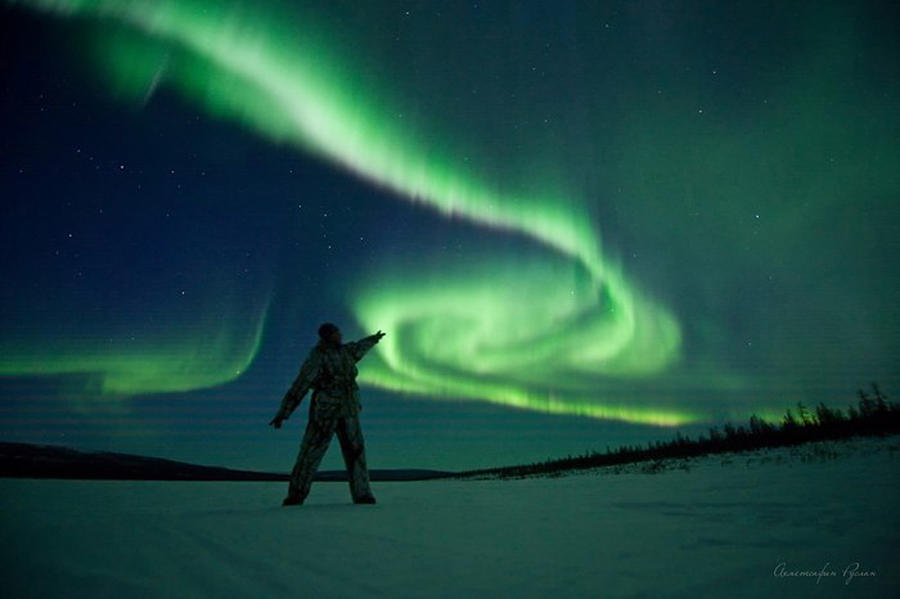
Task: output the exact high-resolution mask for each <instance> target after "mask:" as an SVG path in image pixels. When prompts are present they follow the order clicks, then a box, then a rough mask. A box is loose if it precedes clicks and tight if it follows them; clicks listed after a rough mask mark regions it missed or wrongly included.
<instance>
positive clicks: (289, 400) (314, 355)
mask: <svg viewBox="0 0 900 599" xmlns="http://www.w3.org/2000/svg"><path fill="white" fill-rule="evenodd" d="M320 368H321V356H320V354H319V352H317V351H316V350H313V351H311V352H310V353H309V356H308V357H307V358H306V361H305V362H303V366H301V367H300V373H299V374H298V375H297V378H296V379H294V384H293V385H291V388H290V389H288V392H287V393H285V394H284V398H283V399H282V400H281V406H280V407H279V408H278V413H277V414H275V417H274V418H272V421H271V422H270V423H269V424H271V425H272V426H274V427H275V428H281V423H282V422H283V421H284V420H287V419H288V418H290V417H291V412H293V411H294V410H295V409H296V408H297V406H299V405H300V402H301V401H303V396H304V395H306V392H307V391H309V388H310V387H311V386H312V384H313V382H314V381H315V380H316V377H317V376H318V375H319V369H320Z"/></svg>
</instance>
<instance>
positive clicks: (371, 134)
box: [0, 0, 702, 426]
mask: <svg viewBox="0 0 900 599" xmlns="http://www.w3.org/2000/svg"><path fill="white" fill-rule="evenodd" d="M24 4H27V5H29V6H32V7H34V8H37V9H41V10H45V11H50V12H53V13H56V14H59V15H62V16H66V17H86V19H84V20H83V22H84V23H85V29H86V30H88V31H89V32H90V33H91V34H92V37H93V40H94V43H95V44H98V45H95V46H94V49H95V50H97V49H99V52H97V53H96V58H98V59H99V60H101V61H102V62H104V67H105V68H104V72H105V73H106V74H108V75H109V76H110V77H111V79H110V81H111V82H112V84H113V85H114V86H115V87H116V90H117V91H118V92H120V93H121V94H124V95H128V96H130V97H131V98H132V99H135V100H141V99H143V100H144V101H146V99H147V98H149V97H150V95H151V94H152V93H153V92H154V90H155V89H156V88H157V86H159V85H162V84H171V85H172V86H174V87H175V88H176V89H178V90H179V91H180V92H181V93H183V94H184V95H186V96H187V97H188V98H191V99H192V100H194V101H196V102H199V103H201V104H202V105H204V106H205V107H206V109H207V110H209V111H210V112H211V113H212V114H214V115H216V116H219V117H223V118H230V119H236V120H239V121H241V122H243V123H244V124H246V125H248V126H249V127H251V128H252V129H254V130H255V131H257V132H258V133H259V134H262V135H264V136H266V137H267V138H269V139H271V140H273V141H277V142H287V143H290V144H293V145H295V146H298V147H301V148H303V149H305V150H306V151H308V152H310V153H312V154H314V155H316V156H319V157H321V158H322V159H325V160H328V161H331V162H334V163H337V164H339V165H341V166H343V167H344V168H346V169H348V170H349V171H351V172H353V173H355V174H356V175H358V176H360V177H363V178H364V179H366V180H368V181H371V182H372V183H374V184H376V185H379V186H382V187H384V188H386V189H388V190H391V191H392V192H394V193H395V194H396V195H398V196H400V197H402V198H405V199H407V200H409V201H413V202H417V203H421V204H424V205H427V206H429V207H431V208H433V209H435V210H437V211H439V212H440V213H441V214H444V215H447V216H457V217H463V218H465V219H467V220H469V221H470V222H472V223H475V224H478V225H482V226H487V227H490V228H494V229H503V230H507V231H510V232H514V233H518V234H521V235H524V236H526V237H527V238H529V239H530V240H532V241H533V242H536V245H537V246H538V247H543V248H544V249H543V251H542V255H541V256H539V257H534V258H531V259H529V260H528V261H527V262H523V261H521V260H517V259H516V257H515V256H508V257H503V258H501V257H500V256H490V257H487V258H483V257H482V258H479V259H476V260H474V261H472V260H470V261H468V262H467V264H472V263H476V264H478V265H479V266H478V267H472V266H466V267H462V266H460V265H458V264H442V265H441V267H440V268H435V269H434V270H433V271H431V272H440V273H441V274H440V276H437V275H429V274H427V273H423V274H422V275H421V276H419V277H416V278H411V277H410V273H409V271H408V270H405V271H404V272H403V273H400V272H397V271H398V270H399V269H398V268H396V266H393V267H388V268H387V269H385V270H386V272H385V273H382V274H381V275H379V276H378V277H376V278H377V284H375V281H374V280H373V281H369V282H368V284H366V283H364V284H361V285H360V287H359V289H358V290H357V293H356V294H355V297H354V298H353V300H352V302H351V304H352V308H353V309H354V311H355V314H356V316H357V318H358V320H359V322H360V324H361V325H362V327H363V328H364V329H366V330H375V329H384V330H386V331H388V332H389V333H390V334H389V335H388V336H387V337H386V338H385V339H384V341H383V342H382V343H381V344H380V345H379V351H378V352H376V353H375V355H374V357H373V358H370V361H369V362H367V364H366V367H365V368H364V369H362V373H361V380H362V382H364V383H368V384H370V385H374V386H378V387H381V388H385V389H391V390H397V391H402V392H409V393H414V394H416V395H422V396H440V397H447V398H471V399H481V400H487V401H491V402H496V403H499V404H504V405H508V406H514V407H519V408H524V409H533V410H540V411H545V412H551V413H561V414H577V415H583V416H588V417H594V418H603V419H619V420H624V421H628V422H635V423H646V424H655V425H672V426H674V425H680V424H683V423H687V422H691V421H696V420H700V419H701V418H702V417H701V416H700V415H698V414H695V413H692V412H687V411H683V410H680V409H678V410H673V409H660V408H654V407H651V406H636V405H634V404H633V402H629V400H628V398H626V397H598V395H599V394H601V393H602V390H601V391H598V389H602V385H601V383H602V381H604V380H607V381H608V380H611V379H619V380H621V379H624V378H629V377H643V376H647V375H652V374H654V373H659V372H661V371H663V370H664V369H665V368H666V367H668V366H670V365H672V364H673V363H674V362H675V361H676V360H677V358H678V356H679V348H680V343H681V331H680V327H679V325H678V322H677V321H676V319H675V317H674V316H673V315H672V314H671V313H669V312H668V311H667V310H666V309H664V308H663V307H661V306H659V305H657V304H655V303H654V302H653V301H652V300H650V299H649V298H647V297H645V296H644V295H643V294H642V293H641V292H640V291H639V290H638V289H636V288H635V287H634V286H633V285H632V284H630V283H629V282H628V281H627V280H626V278H625V276H624V275H623V273H622V271H621V268H619V267H618V266H617V264H616V263H615V262H614V261H612V260H610V259H609V258H608V257H605V256H604V254H603V252H602V250H601V242H600V234H599V231H597V230H596V228H595V227H594V226H592V224H591V223H592V219H591V218H590V215H589V213H588V211H587V210H586V209H585V208H584V207H583V206H582V205H580V204H579V202H578V201H577V198H573V197H571V195H570V194H567V193H564V192H559V193H552V192H551V193H540V194H536V195H527V194H517V193H513V192H511V191H510V190H509V189H506V188H504V187H503V186H502V185H499V184H490V183H487V182H486V181H485V179H486V177H484V176H481V177H479V176H477V175H476V174H475V173H474V172H473V169H472V168H471V167H469V165H467V164H466V163H465V162H464V161H463V160H460V159H459V157H458V156H453V155H442V154H441V152H440V150H436V149H435V146H437V145H439V144H434V143H429V142H428V140H425V139H420V138H417V137H416V132H415V131H410V130H409V129H408V126H406V127H404V126H402V125H405V124H404V123H397V122H396V121H395V120H393V119H391V118H388V117H387V116H386V115H389V114H394V112H392V111H391V110H389V107H390V108H393V106H389V105H386V104H385V103H384V102H378V101H375V100H374V99H373V98H375V97H377V96H376V95H375V93H374V91H375V90H370V89H365V88H364V86H363V85H362V84H360V83H359V82H358V80H357V79H356V78H354V77H353V76H354V74H355V71H354V70H353V69H351V68H348V66H347V65H346V64H344V62H346V61H343V62H342V61H341V60H338V59H336V58H334V56H333V53H332V52H329V48H328V40H327V39H325V38H323V37H322V36H323V34H322V31H323V28H321V27H316V26H315V24H314V22H313V20H312V18H311V17H310V18H307V17H306V16H304V17H303V19H302V22H300V19H298V18H297V15H295V14H289V13H288V12H287V11H282V10H278V9H276V8H271V9H270V10H268V11H266V12H264V11H262V10H260V11H259V12H252V13H251V12H249V9H248V8H247V7H246V6H242V5H236V4H230V3H220V2H198V1H195V0H179V1H145V2H141V1H130V2H124V1H109V0H107V1H100V0H94V1H76V0H70V1H64V0H58V1H51V0H33V1H30V2H25V3H24ZM248 6H249V5H248ZM254 8H255V7H254ZM547 250H552V251H547ZM444 260H446V258H445V259H444ZM423 270H424V269H423ZM260 322H261V321H260ZM245 342H246V343H248V344H249V345H247V344H245V345H244V347H245V348H249V349H248V350H246V351H242V352H237V353H238V354H240V358H237V359H235V360H231V361H228V362H227V364H228V366H227V370H228V371H229V372H230V373H231V377H232V378H233V376H235V375H236V373H238V372H240V371H242V370H243V369H244V368H246V366H247V364H248V363H249V361H250V360H252V358H253V356H254V355H255V352H256V348H257V347H258V343H259V336H258V335H257V336H255V337H253V338H251V339H249V340H245ZM225 345H228V349H227V350H226V349H224V348H223V352H225V353H230V352H233V349H234V348H233V346H231V345H229V344H227V343H226V344H225ZM104 353H105V352H104ZM183 353H184V352H174V353H173V354H172V355H181V354H183ZM94 358H96V359H97V360H101V361H103V362H104V363H105V364H106V367H107V368H108V369H109V371H110V374H109V375H108V376H107V377H106V383H105V385H104V390H106V391H114V392H122V393H129V392H131V393H138V392H147V390H148V389H150V390H155V391H158V390H163V389H161V388H160V385H159V384H153V383H152V382H151V381H158V380H159V379H158V377H159V372H158V371H160V368H162V369H164V370H161V371H160V372H162V371H165V372H170V371H169V370H167V369H168V368H170V367H171V366H172V365H171V364H169V363H167V362H166V361H165V360H164V361H163V362H160V361H159V360H157V358H156V357H155V356H153V355H151V352H147V353H146V354H145V353H141V352H138V353H131V354H128V353H125V354H123V355H122V357H120V358H116V359H112V360H109V359H106V358H101V357H100V356H94ZM210 358H212V356H210ZM32 362H33V361H32ZM32 362H29V360H27V359H26V360H25V362H24V363H22V362H12V363H4V364H3V368H2V370H0V373H2V374H21V373H34V372H37V370H35V369H34V368H30V367H28V366H27V364H28V363H32ZM154 364H155V366H154ZM84 367H85V366H84V365H83V364H82V362H81V361H80V360H79V359H77V358H74V357H71V358H65V359H63V360H62V361H61V362H59V363H57V364H56V365H55V366H54V367H53V369H52V370H53V371H54V372H57V373H59V372H75V371H79V370H81V368H84ZM215 370H216V371H217V372H218V371H220V370H222V369H221V368H219V367H216V368H215ZM197 373H201V374H197ZM224 380H228V379H227V378H225V379H223V377H221V376H211V375H209V373H207V368H206V364H204V363H203V360H197V361H195V362H194V361H189V362H187V365H186V366H185V374H184V377H182V378H178V379H176V381H174V382H172V385H174V386H170V387H166V388H165V390H186V389H190V388H197V387H200V386H205V385H210V384H217V383H221V382H223V381H224Z"/></svg>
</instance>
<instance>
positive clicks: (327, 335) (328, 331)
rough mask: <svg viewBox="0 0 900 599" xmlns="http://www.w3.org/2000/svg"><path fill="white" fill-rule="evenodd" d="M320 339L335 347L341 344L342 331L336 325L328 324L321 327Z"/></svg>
mask: <svg viewBox="0 0 900 599" xmlns="http://www.w3.org/2000/svg"><path fill="white" fill-rule="evenodd" d="M319 339H321V340H322V341H325V342H326V343H331V344H333V345H340V344H341V340H342V338H341V330H340V329H339V328H337V325H336V324H332V323H330V322H326V323H324V324H322V326H320V327H319Z"/></svg>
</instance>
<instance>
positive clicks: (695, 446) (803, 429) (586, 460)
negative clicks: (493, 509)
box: [451, 383, 900, 478]
mask: <svg viewBox="0 0 900 599" xmlns="http://www.w3.org/2000/svg"><path fill="white" fill-rule="evenodd" d="M858 397H859V402H858V404H857V405H856V406H853V405H852V404H851V405H850V406H849V409H848V410H847V414H846V415H845V414H844V413H843V412H842V411H841V410H840V409H832V408H829V407H827V406H826V405H825V404H824V403H821V402H820V403H819V405H818V406H816V407H815V408H814V409H812V410H810V408H808V407H807V406H805V405H803V403H802V402H800V403H798V404H797V413H796V415H795V414H794V413H793V412H792V411H791V410H790V408H788V410H787V411H786V412H785V414H784V417H783V418H782V420H781V422H780V423H778V424H771V423H769V422H766V421H764V420H763V419H761V418H760V417H759V416H757V415H756V414H753V415H752V416H751V417H750V421H749V423H748V425H747V426H743V425H741V426H737V427H735V426H734V425H733V424H731V423H727V424H725V425H724V426H723V427H722V430H719V429H718V428H716V427H712V428H710V429H709V435H708V436H704V435H700V436H699V438H698V439H696V440H694V439H691V438H690V437H685V436H683V435H682V434H681V433H680V432H678V433H676V435H675V439H673V440H671V441H665V442H663V441H655V442H651V443H648V444H647V447H641V446H640V445H623V446H621V447H619V448H618V449H616V450H610V448H609V446H607V448H606V452H605V453H600V452H597V451H594V452H589V453H586V454H585V455H581V456H571V455H570V456H568V457H566V458H562V459H552V460H547V461H544V462H535V463H533V464H526V465H521V466H503V467H500V468H485V469H481V470H467V471H464V472H459V473H457V474H455V475H452V476H451V478H472V477H493V478H525V477H528V476H558V475H560V474H561V473H563V472H566V471H570V470H584V469H588V468H596V467H601V466H616V465H622V464H629V463H634V462H644V461H648V460H662V459H666V458H689V457H697V456H701V455H707V454H715V453H725V452H739V451H750V450H755V449H762V448H764V447H785V446H790V445H800V444H803V443H809V442H812V441H824V440H829V439H831V440H835V439H847V438H850V437H858V436H874V435H877V436H886V435H894V434H897V433H900V404H897V403H892V402H889V401H888V397H887V395H885V394H884V393H882V392H881V389H879V388H878V385H877V384H876V383H872V395H869V394H868V393H866V392H865V391H863V390H862V389H860V390H859V392H858Z"/></svg>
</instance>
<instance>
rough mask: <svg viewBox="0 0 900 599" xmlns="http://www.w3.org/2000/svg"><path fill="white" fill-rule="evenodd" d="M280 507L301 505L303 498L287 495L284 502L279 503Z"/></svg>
mask: <svg viewBox="0 0 900 599" xmlns="http://www.w3.org/2000/svg"><path fill="white" fill-rule="evenodd" d="M281 505H282V507H284V506H288V505H303V498H302V497H300V496H299V495H295V494H293V493H288V496H287V497H285V498H284V501H282V502H281Z"/></svg>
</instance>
